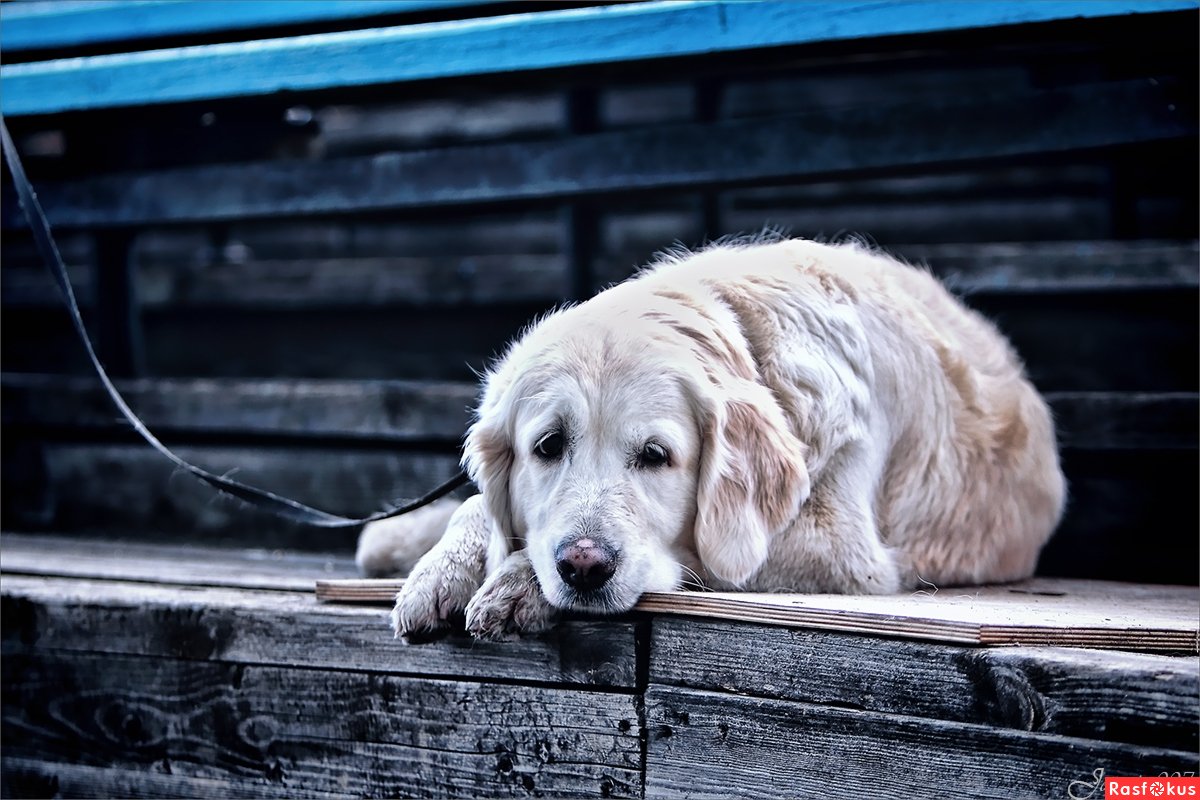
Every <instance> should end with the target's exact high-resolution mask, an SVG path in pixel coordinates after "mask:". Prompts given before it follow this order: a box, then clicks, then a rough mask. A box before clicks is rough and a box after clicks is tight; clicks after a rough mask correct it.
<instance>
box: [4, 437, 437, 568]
mask: <svg viewBox="0 0 1200 800" xmlns="http://www.w3.org/2000/svg"><path fill="white" fill-rule="evenodd" d="M175 450H176V452H177V453H179V455H180V456H182V457H183V458H185V459H187V460H189V461H191V462H192V463H194V464H197V465H199V466H202V467H204V468H205V469H208V470H210V471H215V472H217V473H224V472H228V471H230V470H234V471H236V474H237V476H238V479H239V480H242V481H243V482H246V483H250V484H253V485H255V486H259V487H261V488H265V489H268V490H269V491H274V492H281V493H283V494H285V495H287V496H290V497H294V498H296V499H299V500H301V501H303V502H307V503H309V504H310V505H314V506H316V507H318V508H322V509H324V510H327V511H332V512H334V513H345V514H351V515H357V516H362V515H364V514H367V513H370V512H371V511H374V510H378V509H380V508H384V507H386V506H388V505H390V504H393V503H394V502H396V501H399V500H403V499H405V498H409V499H411V498H414V497H420V496H421V495H423V494H425V493H426V492H428V491H429V490H430V489H432V488H433V487H435V486H437V485H438V484H440V483H442V482H443V481H446V480H448V479H449V478H450V477H452V476H453V475H454V474H455V473H456V472H457V471H458V463H457V458H456V457H455V456H453V455H436V454H429V453H419V452H418V453H397V452H386V451H383V452H381V451H353V450H325V449H322V448H315V447H260V448H249V447H193V446H186V447H177V448H175ZM40 456H41V459H42V460H41V463H40V468H42V469H44V475H45V480H44V486H42V487H41V488H42V493H43V494H44V498H42V499H35V501H34V506H35V507H29V506H25V507H22V506H21V505H19V504H16V503H13V504H9V505H8V506H7V507H6V509H5V510H6V512H7V513H8V514H10V515H11V518H7V519H6V523H5V524H6V526H7V527H8V528H9V529H14V528H19V527H22V526H33V527H36V528H46V527H52V528H54V529H55V530H58V531H80V530H92V531H95V530H108V531H126V532H134V531H144V532H147V533H149V532H153V531H159V532H161V534H162V535H165V536H169V537H172V538H173V539H174V540H175V541H178V540H179V537H185V536H188V535H192V536H195V535H197V534H203V535H204V538H205V541H206V543H209V544H214V543H216V544H221V543H229V542H232V541H240V542H241V543H243V545H248V546H252V547H280V546H292V547H304V548H307V549H318V550H321V551H324V552H329V551H337V550H343V551H344V552H349V551H351V550H352V549H353V546H354V539H355V536H356V535H357V531H356V530H355V529H347V530H340V531H338V530H325V529H319V528H309V527H305V526H302V525H298V524H296V523H292V522H289V521H287V520H283V519H279V518H276V517H273V516H270V515H267V514H265V513H263V512H259V511H255V510H254V509H253V508H251V507H249V506H247V505H245V504H244V503H242V502H240V501H237V500H234V499H232V498H229V497H227V496H225V495H221V494H220V493H218V492H216V491H215V490H213V489H212V488H211V487H209V486H208V485H206V484H203V483H201V482H200V481H197V480H195V479H194V478H192V477H191V476H188V475H186V474H183V473H180V472H178V471H177V470H176V469H175V467H174V466H173V465H172V464H171V462H169V461H167V460H166V459H164V458H163V457H162V456H161V455H159V454H158V453H156V452H154V451H153V450H151V449H150V448H148V447H146V446H144V445H141V446H139V445H132V444H131V445H104V444H83V445H63V444H47V445H45V446H44V447H42V448H41V450H40ZM22 468H23V469H31V468H32V465H30V464H24V465H22ZM43 500H44V501H45V502H48V503H49V505H50V507H49V509H48V510H47V509H43V508H40V506H39V504H40V502H42V501H43ZM26 513H27V514H28V516H26Z"/></svg>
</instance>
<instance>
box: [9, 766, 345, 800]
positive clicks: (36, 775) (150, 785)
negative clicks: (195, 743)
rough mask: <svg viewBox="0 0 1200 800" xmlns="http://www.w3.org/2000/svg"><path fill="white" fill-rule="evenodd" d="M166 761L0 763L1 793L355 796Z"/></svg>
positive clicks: (318, 799) (319, 799)
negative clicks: (214, 774) (188, 771)
mask: <svg viewBox="0 0 1200 800" xmlns="http://www.w3.org/2000/svg"><path fill="white" fill-rule="evenodd" d="M170 769H171V762H170V761H169V760H164V761H163V762H162V763H160V764H155V765H151V766H149V767H138V768H133V769H122V768H116V767H90V766H86V765H82V764H70V763H66V762H63V761H53V760H43V759H37V758H16V757H8V758H5V759H4V760H3V761H2V762H0V794H3V795H4V796H5V797H39V798H40V797H126V798H134V797H137V798H141V797H146V798H150V797H155V798H174V799H175V800H177V799H178V798H181V797H255V798H258V797H262V798H291V797H295V798H298V799H299V800H324V798H331V797H344V798H352V797H356V795H355V794H353V793H351V792H335V791H329V790H325V791H321V790H316V789H306V788H305V787H303V786H290V785H287V784H285V783H277V782H272V781H269V780H263V781H247V780H239V779H238V778H236V777H235V778H197V777H194V776H191V775H177V774H174V773H173V772H171V771H170Z"/></svg>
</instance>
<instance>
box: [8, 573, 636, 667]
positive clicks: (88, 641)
mask: <svg viewBox="0 0 1200 800" xmlns="http://www.w3.org/2000/svg"><path fill="white" fill-rule="evenodd" d="M196 572H197V575H198V576H200V575H203V572H204V570H203V568H198V569H197V570H196ZM198 580H203V578H202V577H198ZM0 591H2V597H3V609H4V626H3V632H2V634H0V635H3V637H4V641H5V643H6V646H12V647H17V646H21V647H27V648H34V647H36V648H38V649H39V650H55V651H63V652H78V653H106V654H112V655H147V656H154V657H162V658H177V659H187V660H201V661H205V660H220V661H225V662H236V663H241V664H263V665H282V666H295V667H303V668H311V669H333V670H338V669H359V670H368V671H372V672H386V673H390V674H407V675H418V676H420V675H424V676H441V677H455V678H460V679H468V680H472V679H473V680H488V679H491V680H497V679H499V680H518V681H534V682H538V683H541V684H544V685H584V686H600V687H608V688H615V689H623V690H631V689H632V687H633V686H634V684H635V677H636V676H635V668H636V663H635V662H636V658H635V641H634V639H635V630H634V626H633V625H631V624H630V623H628V622H624V621H621V620H568V621H564V622H562V623H561V624H560V626H559V627H558V628H557V629H556V630H554V631H552V632H550V633H548V634H546V635H544V636H536V637H524V638H522V639H520V640H519V641H517V642H508V643H487V642H476V641H474V640H473V639H471V638H470V637H468V636H466V635H465V634H458V635H455V636H451V637H449V638H446V639H443V640H441V641H438V642H432V643H429V644H425V645H420V646H416V645H405V644H404V643H403V642H399V641H396V640H395V639H394V638H393V635H392V631H391V626H390V624H389V623H388V619H387V614H386V613H385V612H384V611H382V610H380V609H376V608H363V607H353V606H331V605H324V604H319V603H318V602H317V601H316V600H315V599H314V598H313V597H312V595H311V594H298V593H293V592H284V591H253V590H244V589H243V590H235V589H228V588H197V587H189V586H180V585H174V586H167V585H152V584H145V583H130V582H121V581H112V580H108V581H103V580H101V581H86V580H73V579H63V578H46V577H27V576H21V575H9V574H5V575H4V580H3V587H2V589H0Z"/></svg>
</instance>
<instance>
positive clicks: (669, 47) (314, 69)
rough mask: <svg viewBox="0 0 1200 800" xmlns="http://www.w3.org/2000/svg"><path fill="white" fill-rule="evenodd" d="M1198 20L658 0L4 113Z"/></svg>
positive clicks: (1111, 6)
mask: <svg viewBox="0 0 1200 800" xmlns="http://www.w3.org/2000/svg"><path fill="white" fill-rule="evenodd" d="M188 5H189V6H207V5H208V3H207V2H199V3H194V4H188ZM250 5H253V6H260V5H261V6H270V5H272V4H265V3H254V4H250ZM283 5H286V6H289V7H290V6H292V5H299V6H304V7H307V6H310V5H312V6H313V10H314V11H315V10H316V9H317V8H319V7H320V6H319V5H314V4H309V3H297V4H293V3H290V2H289V3H285V4H283ZM361 5H362V4H360V3H350V4H348V5H347V7H349V6H355V7H357V6H361ZM159 6H160V7H159V9H158V11H159V13H162V14H168V15H169V14H179V13H183V12H184V10H185V9H184V7H180V8H178V9H176V8H174V7H173V6H172V7H161V4H159ZM531 8H536V6H531ZM1195 8H1197V2H1196V0H1063V1H1062V2H1053V1H1051V0H1045V1H1044V2H1020V3H1014V2H980V1H979V0H965V1H964V0H907V1H905V2H901V1H900V0H896V2H887V3H880V2H791V1H790V0H784V1H780V0H763V1H762V2H750V3H739V2H721V1H720V0H679V2H673V1H671V0H659V1H658V2H644V3H628V4H622V5H610V6H599V7H589V8H580V9H571V10H565V11H563V10H559V11H543V12H538V11H531V12H529V13H523V14H514V15H508V16H501V17H491V18H483V19H470V20H455V21H450V22H433V23H424V24H416V25H402V26H395V27H389V28H374V29H366V30H356V31H350V32H341V33H327V34H316V35H308V36H296V37H288V38H280V39H269V40H264V41H257V42H236V43H225V44H213V45H203V46H195V47H181V48H173V49H166V50H152V51H144V52H133V53H122V54H115V55H103V56H95V57H91V58H74V59H62V60H54V61H41V62H34V63H27V64H13V65H9V66H6V67H3V68H2V69H0V108H2V109H3V111H4V113H5V114H7V115H10V116H19V115H33V114H54V113H59V112H64V111H80V110H89V109H102V108H114V107H123V106H141V105H148V104H156V103H173V102H184V101H194V100H202V99H214V98H226V97H246V96H256V95H266V94H272V93H275V92H281V91H309V90H320V89H330V88H336V87H347V86H366V85H378V84H389V83H398V82H404V81H415V80H425V79H433V78H451V77H463V76H470V75H482V74H495V73H505V72H520V71H529V70H541V69H554V68H564V67H578V66H586V65H597V64H604V63H613V62H627V61H645V60H653V59H662V58H670V57H680V56H696V55H702V54H710V53H722V52H735V51H740V50H751V49H759V48H767V47H779V46H786V45H799V44H808V43H816V42H832V41H838V40H846V39H857V38H866V37H883V36H899V35H909V34H924V33H935V32H944V31H960V30H966V29H971V28H983V27H994V26H1007V25H1021V24H1027V23H1037V22H1050V21H1055V20H1064V19H1072V18H1096V17H1105V16H1117V15H1128V14H1138V13H1148V12H1162V11H1175V10H1186V9H1195ZM276 11H277V12H278V11H279V9H276ZM0 13H2V14H3V19H2V20H0V22H3V25H0V27H4V28H7V27H8V25H9V24H11V23H10V17H11V15H12V14H13V11H12V10H9V6H8V4H5V6H4V8H3V9H2V10H0ZM109 13H114V14H115V13H117V11H116V10H115V9H109ZM123 13H126V14H128V13H132V11H126V12H123ZM190 13H199V9H192V11H191V12H190ZM18 19H19V16H18ZM30 19H31V18H29V17H26V19H25V22H29V21H30ZM276 21H278V17H277V18H276ZM19 33H20V31H18V34H19ZM29 35H30V34H28V33H27V34H26V36H29Z"/></svg>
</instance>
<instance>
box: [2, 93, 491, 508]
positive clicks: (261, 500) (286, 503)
mask: <svg viewBox="0 0 1200 800" xmlns="http://www.w3.org/2000/svg"><path fill="white" fill-rule="evenodd" d="M0 138H2V139H3V144H4V159H5V161H7V162H8V169H9V172H11V173H12V176H13V181H14V183H15V185H16V189H17V197H18V199H19V200H20V203H21V209H22V210H23V211H24V212H25V218H26V219H27V220H28V221H29V228H30V230H31V231H32V232H33V239H34V242H35V244H36V245H37V249H38V253H40V254H41V257H42V260H43V261H44V262H45V264H46V267H47V268H48V269H49V270H50V274H51V275H53V276H54V281H55V283H57V284H58V289H59V291H60V292H61V293H62V296H63V301H64V302H65V303H66V306H67V311H68V312H69V313H70V316H71V325H72V326H73V327H74V328H75V333H76V334H78V335H79V339H80V340H81V341H82V342H83V347H84V349H85V350H86V351H87V354H88V358H89V359H90V360H91V362H92V367H93V369H95V371H96V375H98V376H99V378H100V382H101V383H102V384H104V388H105V390H106V391H107V392H108V396H109V397H110V398H111V399H112V401H113V403H114V404H115V405H116V406H117V408H118V409H119V410H120V412H121V414H122V415H123V416H124V417H125V419H126V420H127V421H128V422H129V424H130V425H132V426H133V429H134V430H135V431H137V432H138V435H140V436H141V437H142V438H143V439H145V440H146V443H147V444H149V445H150V446H151V447H153V448H154V449H155V450H157V451H158V452H159V453H160V454H162V455H163V456H164V457H165V458H167V459H169V460H170V461H171V462H172V463H173V464H175V466H177V467H179V468H180V469H183V470H186V471H187V472H190V473H191V474H192V475H193V476H195V477H196V478H198V479H199V480H201V481H204V482H205V483H207V484H208V485H209V486H212V487H213V488H214V489H217V490H218V491H221V492H224V493H226V494H229V495H232V496H234V497H236V498H238V499H239V500H243V501H245V502H247V503H249V504H250V505H253V506H255V507H257V508H260V509H262V510H264V511H269V512H270V513H272V514H275V515H276V516H279V517H283V518H285V519H289V520H292V521H293V522H299V523H302V524H305V525H313V526H316V527H319V528H351V527H357V526H359V525H364V524H366V523H368V522H376V521H378V520H381V519H389V518H391V517H398V516H400V515H401V514H407V513H408V512H410V511H415V510H417V509H418V508H421V507H422V506H425V505H428V504H429V503H432V502H433V501H434V500H437V499H439V498H441V497H444V496H445V495H447V494H449V493H450V492H452V491H454V490H455V489H457V488H459V487H460V486H463V485H464V484H466V483H467V476H466V474H465V473H463V472H461V471H460V472H459V473H458V474H457V475H456V476H454V477H453V478H451V479H450V480H448V481H446V482H445V483H443V484H442V485H440V486H438V487H437V488H436V489H434V490H433V491H431V492H429V493H428V494H426V495H424V496H423V497H420V498H418V499H416V500H413V501H412V502H409V503H405V504H404V505H401V506H397V507H394V508H389V509H386V510H384V511H379V512H377V513H375V514H371V515H370V516H366V517H362V518H359V519H353V518H351V517H343V516H339V515H337V514H330V513H329V512H327V511H322V510H320V509H318V508H313V507H311V506H306V505H304V504H303V503H299V502H296V501H295V500H291V499H289V498H287V497H281V496H280V495H277V494H275V493H273V492H268V491H266V490H265V489H258V488H256V487H254V486H247V485H246V484H244V483H240V482H238V481H235V480H233V479H231V478H226V477H224V476H221V475H215V474H213V473H211V472H208V471H207V470H204V469H201V468H200V467H197V466H196V465H195V464H190V463H188V462H187V461H184V460H183V459H182V458H180V457H179V456H177V455H175V453H173V452H171V450H169V449H168V448H167V447H166V445H164V444H163V443H162V442H160V441H159V440H158V437H157V436H155V435H154V434H153V433H151V432H150V429H149V428H147V427H146V424H145V423H144V422H142V420H141V419H140V418H139V417H138V416H137V414H135V413H133V409H131V408H130V407H129V404H128V403H126V402H125V398H123V397H122V396H121V393H120V392H118V391H117V387H116V386H114V385H113V382H112V380H111V379H110V378H109V377H108V373H107V372H106V371H105V370H104V365H103V364H101V363H100V359H99V358H98V357H97V356H96V349H95V347H93V346H92V340H91V337H90V336H88V332H87V328H85V327H84V324H83V317H82V316H81V315H80V313H79V303H78V302H77V301H76V300H75V292H74V291H73V290H72V289H71V281H70V278H68V277H67V268H66V266H65V265H64V264H63V260H62V256H61V255H60V254H59V252H58V245H57V244H55V242H54V237H53V236H52V235H51V233H50V223H49V221H48V220H47V219H46V214H45V212H44V211H42V206H41V203H39V202H38V199H37V195H36V194H35V193H34V191H33V187H32V186H30V184H29V179H28V178H27V177H26V176H25V168H24V167H23V166H22V165H21V159H20V156H18V155H17V149H16V147H15V146H14V145H13V141H12V138H11V137H10V136H9V135H8V126H7V125H6V124H5V123H4V118H3V117H0Z"/></svg>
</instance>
